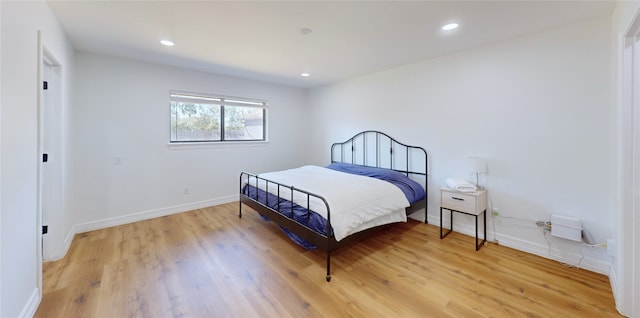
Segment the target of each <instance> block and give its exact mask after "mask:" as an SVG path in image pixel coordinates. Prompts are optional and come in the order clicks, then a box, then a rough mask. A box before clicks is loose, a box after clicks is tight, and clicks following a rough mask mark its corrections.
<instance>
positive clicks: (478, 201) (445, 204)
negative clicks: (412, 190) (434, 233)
mask: <svg viewBox="0 0 640 318" xmlns="http://www.w3.org/2000/svg"><path fill="white" fill-rule="evenodd" d="M442 210H449V212H450V216H451V217H450V218H449V220H450V223H449V230H448V231H447V232H446V233H443V231H442ZM454 212H457V213H463V214H467V215H473V216H475V217H476V251H477V250H479V249H480V248H481V247H482V245H484V244H485V243H486V242H487V190H485V189H481V190H478V191H476V192H457V191H454V190H451V189H449V188H447V187H444V188H442V189H440V239H443V238H445V237H446V236H447V235H449V233H451V232H452V231H453V213H454ZM481 214H482V216H483V220H484V222H483V223H484V239H483V240H482V242H480V243H478V216H480V215H481Z"/></svg>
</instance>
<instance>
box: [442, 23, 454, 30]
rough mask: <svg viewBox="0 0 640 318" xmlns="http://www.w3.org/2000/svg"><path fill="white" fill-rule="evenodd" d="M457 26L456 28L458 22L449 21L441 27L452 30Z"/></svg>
mask: <svg viewBox="0 0 640 318" xmlns="http://www.w3.org/2000/svg"><path fill="white" fill-rule="evenodd" d="M457 28H458V24H457V23H449V24H445V25H444V26H443V27H442V30H444V31H451V30H454V29H457Z"/></svg>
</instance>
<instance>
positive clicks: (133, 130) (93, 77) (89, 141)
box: [69, 52, 308, 231]
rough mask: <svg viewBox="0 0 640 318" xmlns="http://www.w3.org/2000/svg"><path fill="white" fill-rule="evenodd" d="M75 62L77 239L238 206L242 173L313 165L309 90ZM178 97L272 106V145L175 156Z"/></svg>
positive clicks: (116, 61)
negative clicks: (174, 96) (308, 152)
mask: <svg viewBox="0 0 640 318" xmlns="http://www.w3.org/2000/svg"><path fill="white" fill-rule="evenodd" d="M76 62H77V63H76V82H75V101H74V109H73V118H72V120H71V125H72V127H71V132H72V135H73V138H72V139H73V142H72V143H71V145H70V152H71V153H72V154H73V155H72V156H71V157H70V158H69V159H70V162H69V164H70V167H71V171H72V172H71V179H72V180H73V181H72V185H71V191H70V193H72V194H73V198H72V199H70V208H71V210H72V211H73V217H72V218H73V220H74V221H75V222H76V225H77V228H76V229H75V231H86V230H90V229H94V228H99V227H104V226H109V225H114V224H120V223H123V222H129V221H132V220H138V219H142V218H146V217H152V216H157V215H162V214H168V213H175V212H178V211H186V210H190V209H193V208H198V207H204V206H210V205H213V204H218V203H223V202H229V201H234V200H237V199H238V197H237V196H238V182H239V180H238V177H239V174H240V172H241V171H242V170H246V171H250V172H264V171H268V170H273V169H283V168H290V167H293V166H296V165H299V164H301V163H303V162H304V161H303V159H304V156H303V154H304V153H305V152H304V151H301V149H303V147H304V146H305V141H304V138H303V137H304V132H305V131H306V125H307V124H308V123H307V122H306V118H307V116H306V92H305V91H304V90H303V89H299V88H290V87H284V86H279V85H274V84H268V83H262V82H256V81H250V80H242V79H236V78H231V77H225V76H217V75H212V74H207V73H201V72H196V71H190V70H184V69H179V68H174V67H167V66H160V65H156V64H151V63H145V62H140V61H134V60H127V59H121V58H114V57H107V56H102V55H96V54H91V53H80V52H78V53H76ZM171 90H180V91H190V92H200V93H212V94H222V95H227V96H240V97H248V98H257V99H265V100H267V101H268V102H269V106H268V107H269V108H268V117H269V119H268V120H269V122H268V125H269V130H268V137H269V142H268V143H266V144H258V145H244V146H239V145H226V146H225V145H220V146H215V147H209V148H192V147H187V148H180V147H177V148H174V147H168V142H169V131H170V130H169V124H170V116H169V115H170V109H169V91H171ZM301 132H302V133H301ZM117 158H120V162H121V164H120V165H118V164H116V161H117ZM184 188H189V194H184Z"/></svg>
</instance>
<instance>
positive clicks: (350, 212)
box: [258, 166, 409, 241]
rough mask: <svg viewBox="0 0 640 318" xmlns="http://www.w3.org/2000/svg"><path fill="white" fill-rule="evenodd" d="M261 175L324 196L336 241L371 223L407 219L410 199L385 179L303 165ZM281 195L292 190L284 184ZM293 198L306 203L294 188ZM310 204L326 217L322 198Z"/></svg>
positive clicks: (272, 190) (262, 185) (273, 189)
mask: <svg viewBox="0 0 640 318" xmlns="http://www.w3.org/2000/svg"><path fill="white" fill-rule="evenodd" d="M259 176H260V177H261V178H265V179H268V180H271V181H275V182H279V183H282V184H286V185H290V186H294V187H295V188H298V189H302V190H305V191H308V192H311V193H314V194H317V195H320V196H322V197H323V198H325V200H326V201H327V203H328V204H329V209H330V211H331V226H332V227H333V231H334V235H335V238H336V240H337V241H339V240H341V239H343V238H345V237H347V236H349V235H351V234H353V233H356V232H359V231H362V230H365V229H368V228H371V227H375V226H378V225H383V224H389V223H395V222H406V221H407V216H406V213H405V208H406V207H408V206H409V201H408V200H407V198H406V197H405V195H404V193H402V191H401V190H400V189H399V188H398V187H396V186H395V185H393V184H391V183H389V182H386V181H382V180H378V179H375V178H371V177H366V176H359V175H353V174H349V173H344V172H340V171H335V170H332V169H328V168H323V167H318V166H303V167H300V168H296V169H290V170H283V171H277V172H269V173H263V174H260V175H259ZM258 187H259V188H260V189H262V190H265V182H264V181H262V182H260V183H259V184H258ZM268 190H269V192H270V193H271V194H275V195H277V191H278V190H277V187H275V186H273V185H270V186H269V189H268ZM280 196H281V197H283V198H290V197H291V192H290V190H288V189H286V188H284V187H281V188H280ZM293 201H294V202H295V203H297V204H298V205H300V206H303V207H306V206H307V196H306V195H302V194H299V193H297V192H295V191H294V198H293ZM309 205H310V206H309V208H310V209H311V210H313V211H315V212H316V213H318V214H320V215H322V216H323V217H324V218H325V219H326V218H327V211H326V207H325V204H324V203H323V202H322V200H319V199H317V198H314V197H312V199H311V201H310V203H309Z"/></svg>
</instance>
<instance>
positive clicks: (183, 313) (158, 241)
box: [36, 203, 619, 317]
mask: <svg viewBox="0 0 640 318" xmlns="http://www.w3.org/2000/svg"><path fill="white" fill-rule="evenodd" d="M243 212H244V213H243V218H242V219H239V218H238V216H237V214H238V203H231V204H224V205H220V206H216V207H211V208H207V209H200V210H195V211H191V212H186V213H181V214H175V215H171V216H165V217H161V218H157V219H152V220H147V221H141V222H136V223H132V224H127V225H122V226H117V227H113V228H108V229H103V230H98V231H93V232H89V233H83V234H78V235H76V237H75V239H74V241H73V243H72V246H71V249H70V251H69V253H68V254H67V256H66V257H65V258H64V259H62V260H59V261H56V262H51V263H45V264H44V274H43V277H44V278H43V279H44V295H43V300H42V303H41V304H40V307H39V308H38V311H37V313H36V317H619V314H618V313H617V312H616V310H615V308H614V302H613V297H612V294H611V288H610V285H609V281H608V279H607V277H605V276H603V275H599V274H595V273H592V272H589V271H585V270H580V269H575V268H568V267H565V266H563V265H562V264H559V263H557V262H554V261H551V260H547V259H543V258H540V257H537V256H533V255H529V254H526V253H522V252H519V251H516V250H513V249H509V248H506V247H502V246H498V245H496V244H489V245H487V246H485V247H483V248H482V249H481V250H480V251H479V252H476V251H475V249H474V247H473V246H474V245H473V244H474V243H475V241H474V239H473V238H471V237H469V236H465V235H462V234H459V233H455V232H454V233H452V234H451V235H449V236H448V237H447V238H445V239H444V240H440V238H439V236H438V234H439V232H438V227H436V226H433V225H426V224H423V223H420V222H417V221H411V222H409V223H406V224H399V225H396V226H393V227H391V228H389V229H387V230H384V231H383V232H380V233H379V234H378V235H376V236H374V237H371V238H369V239H367V240H365V241H362V242H359V243H356V244H353V245H349V246H347V247H345V248H343V249H341V250H339V251H338V252H336V253H335V254H334V255H333V257H332V277H333V279H332V281H331V282H330V283H327V282H326V281H325V258H324V254H323V253H321V252H318V251H304V250H302V249H301V248H299V247H298V246H297V245H295V244H293V243H291V242H290V241H289V240H288V239H287V238H286V237H285V236H284V234H283V233H282V232H281V231H280V230H279V229H278V228H277V227H276V226H275V225H273V224H272V223H268V222H264V221H262V220H260V219H259V218H258V216H257V214H256V213H255V212H253V211H251V209H250V208H248V207H245V208H243Z"/></svg>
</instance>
